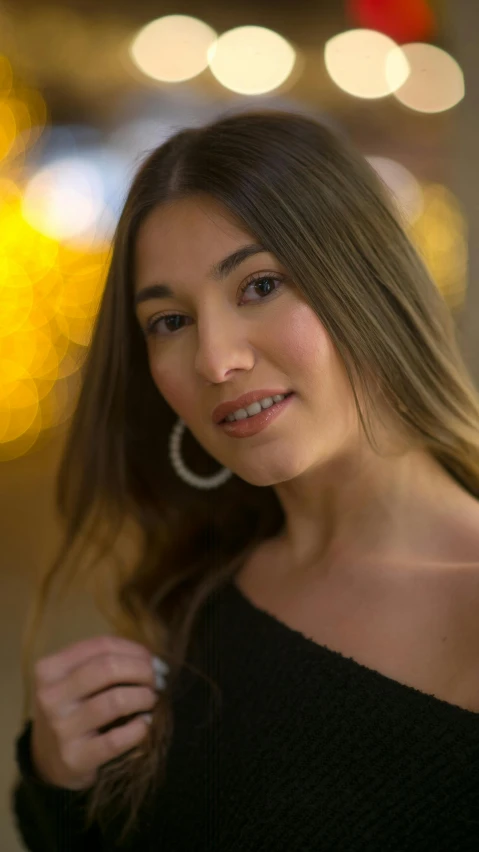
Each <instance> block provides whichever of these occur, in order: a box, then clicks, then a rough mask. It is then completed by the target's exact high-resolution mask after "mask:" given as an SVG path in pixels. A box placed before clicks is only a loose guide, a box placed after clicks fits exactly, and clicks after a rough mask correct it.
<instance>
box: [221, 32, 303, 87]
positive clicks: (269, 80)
mask: <svg viewBox="0 0 479 852" xmlns="http://www.w3.org/2000/svg"><path fill="white" fill-rule="evenodd" d="M295 59H296V52H295V50H294V48H293V47H292V46H291V44H290V43H289V42H288V41H286V39H285V38H283V36H281V35H279V33H276V32H274V31H273V30H269V29H266V27H254V26H246V27H236V28H235V29H233V30H228V32H226V33H223V35H221V36H220V37H219V38H218V40H217V41H216V42H215V43H214V44H213V46H212V47H211V48H210V51H209V64H210V68H211V71H212V72H213V74H214V76H215V77H216V79H217V80H218V81H219V82H220V83H221V85H222V86H224V87H225V88H227V89H231V91H233V92H238V93H239V94H243V95H260V94H264V93H266V92H271V91H273V89H277V88H278V87H279V86H281V85H282V84H283V83H284V82H285V81H286V80H287V79H288V77H289V76H290V74H291V72H292V70H293V67H294V64H295Z"/></svg>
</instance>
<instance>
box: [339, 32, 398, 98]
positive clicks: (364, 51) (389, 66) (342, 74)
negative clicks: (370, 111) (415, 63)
mask: <svg viewBox="0 0 479 852" xmlns="http://www.w3.org/2000/svg"><path fill="white" fill-rule="evenodd" d="M392 51H394V54H393V58H392V60H391V59H390V60H389V63H388V57H389V55H390V54H391V52H392ZM324 62H325V65H326V69H327V71H328V74H329V76H330V77H331V79H332V80H333V81H334V82H335V83H336V85H337V86H339V87H340V88H341V89H343V90H344V91H345V92H348V93H349V94H350V95H355V97H357V98H383V97H385V96H386V95H390V94H391V93H392V92H394V91H395V89H398V88H399V87H400V86H402V85H403V84H404V82H405V81H406V80H407V78H408V75H409V72H410V69H409V64H408V61H407V59H406V56H405V55H404V54H403V53H402V52H401V49H400V48H399V47H398V45H397V44H396V42H395V41H393V40H392V39H391V38H389V36H386V35H384V34H383V33H379V32H376V31H375V30H348V31H347V32H344V33H339V35H336V36H333V38H330V39H329V41H327V42H326V46H325V48H324Z"/></svg>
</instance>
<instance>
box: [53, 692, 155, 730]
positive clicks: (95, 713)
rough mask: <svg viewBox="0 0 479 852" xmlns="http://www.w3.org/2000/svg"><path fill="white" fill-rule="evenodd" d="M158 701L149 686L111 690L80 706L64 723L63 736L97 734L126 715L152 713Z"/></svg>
mask: <svg viewBox="0 0 479 852" xmlns="http://www.w3.org/2000/svg"><path fill="white" fill-rule="evenodd" d="M157 701H158V695H157V693H156V692H155V691H154V690H153V689H151V688H150V687H148V686H142V687H133V686H122V687H118V688H116V689H108V690H107V691H106V692H101V693H100V694H99V695H96V696H95V698H91V699H89V701H88V702H87V703H86V704H84V705H80V706H79V707H78V709H77V711H76V712H75V713H74V714H73V715H72V716H71V718H70V719H68V721H67V722H65V724H64V727H63V731H62V733H63V736H64V737H65V738H67V737H68V739H75V738H77V737H84V736H85V735H86V734H92V733H95V732H96V731H98V729H99V728H102V727H104V726H105V725H108V724H110V723H111V722H115V721H118V720H120V719H122V718H123V717H125V716H130V715H132V714H133V713H146V712H148V711H151V710H153V708H154V706H155V704H156V702H157Z"/></svg>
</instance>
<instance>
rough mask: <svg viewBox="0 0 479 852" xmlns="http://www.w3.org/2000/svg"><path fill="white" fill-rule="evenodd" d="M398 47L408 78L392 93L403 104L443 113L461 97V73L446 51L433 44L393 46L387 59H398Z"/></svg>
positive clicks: (462, 81) (462, 76)
mask: <svg viewBox="0 0 479 852" xmlns="http://www.w3.org/2000/svg"><path fill="white" fill-rule="evenodd" d="M398 50H400V51H401V54H402V55H404V56H406V58H407V61H408V63H409V66H410V69H411V73H410V75H409V77H408V79H407V80H406V81H405V82H404V84H403V85H402V86H401V87H400V88H399V89H398V90H397V91H395V92H394V96H395V97H396V98H397V100H398V101H400V102H401V103H402V104H404V106H407V107H409V108H410V109H414V110H417V111H418V112H444V110H447V109H451V107H453V106H455V105H456V104H457V103H459V101H461V100H462V98H463V97H464V75H463V73H462V71H461V68H460V66H459V65H458V63H457V62H456V60H455V59H453V58H452V56H450V55H449V53H446V51H445V50H441V48H440V47H436V46H435V45H433V44H422V43H416V44H406V45H403V46H402V47H401V48H396V50H395V51H394V52H393V53H392V54H391V56H390V57H389V60H390V62H393V63H394V62H395V61H396V62H397V61H398V56H399V54H398V53H397V51H398ZM391 69H392V66H391ZM390 73H394V72H393V70H391V72H390Z"/></svg>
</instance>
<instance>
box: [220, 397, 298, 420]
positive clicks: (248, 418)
mask: <svg viewBox="0 0 479 852" xmlns="http://www.w3.org/2000/svg"><path fill="white" fill-rule="evenodd" d="M293 393H294V391H290V393H285V395H284V399H288V397H289V396H293ZM283 401H284V400H283ZM280 404H281V403H279V402H274V403H273V405H270V406H269V408H274V406H275V405H280ZM268 410H269V409H268V408H262V409H261V411H258V412H257V413H256V414H248V416H247V417H243V418H241V420H228V421H227V420H226V417H224V418H223V420H220V422H219V424H218V425H219V426H221V424H222V423H227V422H228V423H241V422H244V421H245V420H252V419H253V417H257V416H258V414H261V413H262V412H263V411H268ZM227 417H229V414H228V415H227Z"/></svg>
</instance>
